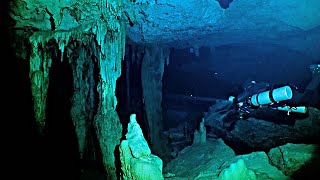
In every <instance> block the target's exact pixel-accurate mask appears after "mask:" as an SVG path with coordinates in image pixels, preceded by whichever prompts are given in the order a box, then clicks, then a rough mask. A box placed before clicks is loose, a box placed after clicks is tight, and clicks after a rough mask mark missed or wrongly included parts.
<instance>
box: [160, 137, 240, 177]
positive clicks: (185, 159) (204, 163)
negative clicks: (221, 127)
mask: <svg viewBox="0 0 320 180" xmlns="http://www.w3.org/2000/svg"><path fill="white" fill-rule="evenodd" d="M233 157H235V153H234V152H233V150H232V149H231V148H230V147H228V146H227V145H226V144H225V143H224V142H223V141H222V140H221V139H217V140H207V142H206V143H202V144H197V145H191V146H188V147H186V148H184V149H183V150H182V151H180V152H179V153H178V156H177V158H175V159H173V160H172V161H171V162H169V163H168V164H167V165H166V167H165V168H164V173H165V174H174V175H175V178H176V179H184V178H186V179H189V180H190V179H206V178H207V179H212V178H213V177H215V176H217V174H216V173H217V171H218V169H219V167H221V166H222V165H223V163H224V162H226V161H228V160H230V159H232V158H233Z"/></svg>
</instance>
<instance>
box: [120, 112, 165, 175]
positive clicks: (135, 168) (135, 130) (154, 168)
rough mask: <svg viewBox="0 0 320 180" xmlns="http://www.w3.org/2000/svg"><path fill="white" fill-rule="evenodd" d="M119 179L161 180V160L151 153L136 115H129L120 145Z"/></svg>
mask: <svg viewBox="0 0 320 180" xmlns="http://www.w3.org/2000/svg"><path fill="white" fill-rule="evenodd" d="M120 160H121V170H122V173H121V179H123V180H131V179H139V180H149V179H150V180H161V179H164V178H163V176H162V160H161V159H160V158H159V157H157V156H155V155H153V154H151V151H150V148H149V146H148V143H147V141H146V140H145V139H144V136H143V134H142V130H141V128H140V126H139V124H138V123H137V121H136V115H135V114H132V115H131V116H130V123H129V124H128V132H127V134H126V140H123V141H122V142H121V145H120Z"/></svg>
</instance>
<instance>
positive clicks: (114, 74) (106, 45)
mask: <svg viewBox="0 0 320 180" xmlns="http://www.w3.org/2000/svg"><path fill="white" fill-rule="evenodd" d="M110 23H114V24H112V25H110ZM96 38H97V42H98V44H99V45H100V52H99V55H98V57H99V58H98V61H99V62H98V63H99V68H100V82H99V84H98V93H99V96H100V102H99V108H98V112H97V114H96V116H95V121H94V124H95V129H96V134H97V137H98V140H99V143H100V148H101V152H102V156H103V163H104V166H105V169H106V171H107V172H108V174H107V177H108V179H117V174H116V167H115V154H114V153H115V148H116V146H117V145H119V144H120V139H121V136H122V126H121V124H120V120H119V117H118V114H117V112H116V106H117V99H116V96H115V89H116V81H117V79H118V78H119V77H120V74H121V60H122V59H123V58H124V50H125V49H124V48H125V24H124V22H122V21H110V22H108V24H107V23H105V22H99V23H98V24H97V28H96Z"/></svg>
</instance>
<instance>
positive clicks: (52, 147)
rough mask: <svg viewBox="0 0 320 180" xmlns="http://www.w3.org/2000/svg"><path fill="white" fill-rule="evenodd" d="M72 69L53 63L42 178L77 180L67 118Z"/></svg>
mask: <svg viewBox="0 0 320 180" xmlns="http://www.w3.org/2000/svg"><path fill="white" fill-rule="evenodd" d="M72 90H73V80H72V69H71V67H70V64H69V63H68V61H67V60H66V59H65V60H64V61H63V62H60V61H59V60H58V59H55V60H53V64H52V67H51V69H50V80H49V88H48V99H47V121H46V122H47V124H46V135H45V137H44V138H45V142H44V144H45V146H44V147H45V148H46V149H45V152H44V161H45V162H43V163H44V164H45V166H46V167H47V168H46V170H45V171H47V173H46V175H47V176H49V177H47V176H46V177H45V178H53V177H54V178H62V177H70V178H73V179H78V178H79V177H80V167H79V153H78V147H77V146H78V143H77V138H76V134H75V129H74V126H73V123H72V120H71V116H70V109H71V98H72Z"/></svg>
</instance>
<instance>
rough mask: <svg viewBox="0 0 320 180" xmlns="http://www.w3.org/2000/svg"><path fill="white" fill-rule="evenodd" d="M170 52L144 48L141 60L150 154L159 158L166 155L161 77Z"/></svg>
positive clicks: (156, 47)
mask: <svg viewBox="0 0 320 180" xmlns="http://www.w3.org/2000/svg"><path fill="white" fill-rule="evenodd" d="M169 54H170V50H169V49H167V48H159V47H158V46H150V47H146V49H145V55H144V57H143V60H142V68H141V71H142V72H141V78H142V89H143V98H144V102H145V107H146V113H147V119H148V124H149V136H150V141H151V148H152V152H154V153H155V154H157V155H159V156H163V155H164V154H165V153H166V149H165V145H164V144H163V142H162V138H161V132H162V130H163V124H162V123H163V121H162V107H161V102H162V75H163V72H164V66H165V63H166V62H167V63H168V62H169V61H168V58H169Z"/></svg>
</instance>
